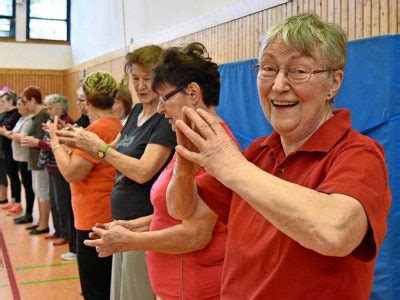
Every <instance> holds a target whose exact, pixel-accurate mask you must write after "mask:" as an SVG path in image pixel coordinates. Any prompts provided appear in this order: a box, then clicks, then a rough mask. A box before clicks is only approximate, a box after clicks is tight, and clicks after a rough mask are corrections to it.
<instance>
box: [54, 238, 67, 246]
mask: <svg viewBox="0 0 400 300" xmlns="http://www.w3.org/2000/svg"><path fill="white" fill-rule="evenodd" d="M65 244H68V240H67V239H64V238H58V239H55V240H54V242H53V245H54V246H60V245H65Z"/></svg>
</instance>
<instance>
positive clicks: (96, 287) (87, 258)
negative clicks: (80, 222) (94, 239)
mask: <svg viewBox="0 0 400 300" xmlns="http://www.w3.org/2000/svg"><path fill="white" fill-rule="evenodd" d="M89 233H90V231H82V230H76V236H77V255H78V269H79V279H80V281H81V288H82V293H83V297H84V298H85V299H86V300H103V299H104V300H108V299H110V285H111V264H112V257H111V256H110V257H106V258H99V257H98V256H97V252H96V249H95V248H93V247H88V246H86V245H84V244H83V241H84V240H86V239H89Z"/></svg>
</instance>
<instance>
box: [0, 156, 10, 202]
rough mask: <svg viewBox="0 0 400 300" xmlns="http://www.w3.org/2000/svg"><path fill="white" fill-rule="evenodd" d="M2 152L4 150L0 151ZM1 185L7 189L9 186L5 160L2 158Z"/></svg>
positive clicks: (0, 162)
mask: <svg viewBox="0 0 400 300" xmlns="http://www.w3.org/2000/svg"><path fill="white" fill-rule="evenodd" d="M0 151H3V150H1V149H0ZM0 155H1V154H0ZM3 155H4V152H3ZM0 185H4V186H5V187H7V186H8V182H7V169H6V160H5V158H0ZM0 200H3V199H0Z"/></svg>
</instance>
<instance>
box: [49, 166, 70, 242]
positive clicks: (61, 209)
mask: <svg viewBox="0 0 400 300" xmlns="http://www.w3.org/2000/svg"><path fill="white" fill-rule="evenodd" d="M49 178H50V207H51V216H52V218H53V223H54V229H55V233H54V235H55V236H57V237H61V238H65V239H67V238H68V237H69V235H68V231H69V230H68V228H69V218H68V216H69V208H70V206H71V190H70V187H69V183H68V182H66V181H65V179H64V177H63V176H62V175H61V174H60V173H49Z"/></svg>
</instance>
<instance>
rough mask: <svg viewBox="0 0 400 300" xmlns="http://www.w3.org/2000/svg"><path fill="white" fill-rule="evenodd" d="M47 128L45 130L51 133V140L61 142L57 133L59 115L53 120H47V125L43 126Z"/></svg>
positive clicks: (52, 142)
mask: <svg viewBox="0 0 400 300" xmlns="http://www.w3.org/2000/svg"><path fill="white" fill-rule="evenodd" d="M44 127H45V128H46V129H45V131H47V132H48V133H49V135H50V142H51V144H59V143H60V141H59V139H58V136H57V134H56V132H57V130H58V117H57V116H55V117H54V120H53V122H52V121H50V120H48V121H47V122H46V125H45V126H43V128H44Z"/></svg>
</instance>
